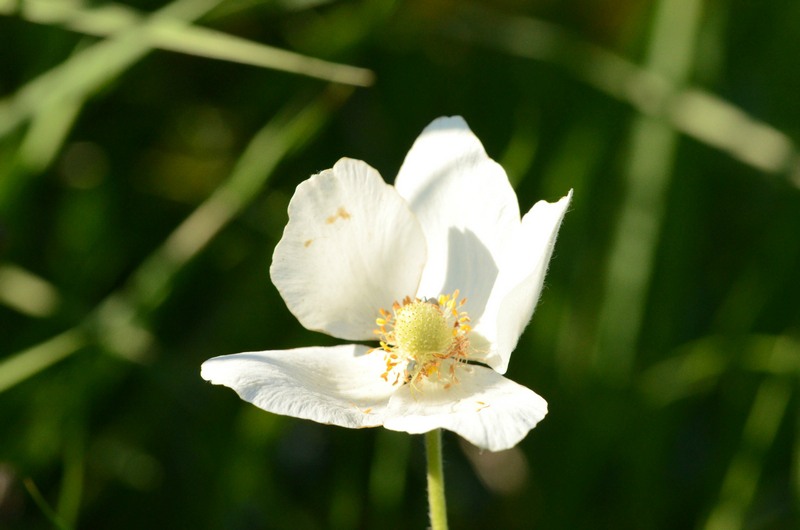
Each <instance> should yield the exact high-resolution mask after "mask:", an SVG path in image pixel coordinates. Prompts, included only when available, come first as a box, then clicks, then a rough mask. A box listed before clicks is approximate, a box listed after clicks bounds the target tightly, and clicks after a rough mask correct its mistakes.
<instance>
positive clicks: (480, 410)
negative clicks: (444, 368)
mask: <svg viewBox="0 0 800 530" xmlns="http://www.w3.org/2000/svg"><path fill="white" fill-rule="evenodd" d="M459 381H460V382H459V383H457V384H454V385H452V386H450V388H447V389H444V388H443V387H441V386H435V387H432V386H429V385H425V383H424V382H423V384H422V385H423V386H422V387H421V388H420V390H414V389H413V388H411V387H409V386H408V385H405V386H403V387H402V388H400V389H399V390H398V391H397V392H396V393H395V394H394V395H393V396H392V397H391V399H390V400H389V407H388V409H386V412H385V414H386V419H385V420H384V427H386V428H387V429H391V430H394V431H404V432H408V433H411V434H419V433H423V432H428V431H431V430H433V429H436V428H444V429H447V430H450V431H453V432H456V433H458V434H459V435H461V436H462V437H464V438H465V439H466V440H468V441H469V442H470V443H472V444H473V445H476V446H478V447H480V448H481V449H488V450H489V451H502V450H504V449H509V448H511V447H514V446H515V445H517V443H519V442H520V440H522V439H523V438H524V437H525V435H526V434H528V431H530V430H531V429H533V428H534V427H535V426H536V424H537V423H539V422H540V421H541V420H542V418H544V416H545V415H546V414H547V402H546V401H545V400H544V399H542V398H541V397H540V396H539V395H538V394H536V393H535V392H534V391H532V390H530V389H528V388H525V387H524V386H522V385H518V384H517V383H515V382H513V381H511V380H510V379H506V378H505V377H503V376H502V375H500V374H498V373H497V372H495V371H493V370H490V369H489V368H484V367H482V366H471V365H470V366H464V367H462V369H461V370H460V372H459Z"/></svg>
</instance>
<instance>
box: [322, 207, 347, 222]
mask: <svg viewBox="0 0 800 530" xmlns="http://www.w3.org/2000/svg"><path fill="white" fill-rule="evenodd" d="M339 219H344V220H347V219H350V212H348V211H347V210H345V209H344V206H339V209H338V210H336V213H335V214H333V215H331V216H330V217H328V218H327V219H325V222H326V223H327V224H329V225H330V224H333V223H335V222H336V221H338V220H339Z"/></svg>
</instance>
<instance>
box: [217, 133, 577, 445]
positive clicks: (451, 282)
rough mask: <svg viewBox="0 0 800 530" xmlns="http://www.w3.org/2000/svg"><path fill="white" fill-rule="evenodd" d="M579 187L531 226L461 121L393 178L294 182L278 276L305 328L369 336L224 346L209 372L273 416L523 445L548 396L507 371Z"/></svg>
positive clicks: (336, 171) (336, 175) (535, 215)
mask: <svg viewBox="0 0 800 530" xmlns="http://www.w3.org/2000/svg"><path fill="white" fill-rule="evenodd" d="M571 196H572V192H571V191H570V193H569V194H568V195H567V196H566V197H564V198H562V199H561V200H559V201H558V202H557V203H553V204H550V203H547V202H545V201H540V202H538V203H536V204H535V205H534V206H533V208H532V209H531V210H530V211H529V212H528V213H527V214H526V215H525V216H524V217H522V219H521V220H520V213H519V206H518V204H517V198H516V195H515V194H514V191H513V189H512V188H511V185H510V184H509V182H508V177H507V176H506V174H505V172H504V171H503V168H502V167H500V165H498V164H497V163H496V162H494V161H493V160H491V159H490V158H489V157H488V156H487V155H486V152H485V151H484V149H483V146H482V145H481V143H480V141H479V140H478V139H477V138H476V137H475V135H473V134H472V131H470V129H469V127H468V126H467V124H466V123H465V122H464V120H463V119H462V118H460V117H452V118H439V119H437V120H435V121H434V122H433V123H431V124H430V125H429V126H428V127H427V128H426V129H425V130H424V131H423V132H422V134H421V135H420V137H419V138H418V139H417V140H416V142H415V143H414V145H413V147H412V148H411V150H410V151H409V153H408V155H407V156H406V159H405V162H404V163H403V166H402V168H401V169H400V173H399V174H398V176H397V179H396V182H395V186H394V187H393V186H389V185H388V184H386V183H385V182H384V181H383V179H382V178H381V177H380V175H379V174H378V172H377V171H376V170H375V169H373V168H372V167H370V166H369V165H367V164H366V163H364V162H361V161H359V160H351V159H347V158H344V159H341V160H339V162H337V163H336V165H334V166H333V169H329V170H326V171H323V172H321V173H319V174H317V175H314V176H313V177H311V178H310V179H308V180H307V181H305V182H303V183H301V184H300V185H299V186H298V187H297V191H296V192H295V194H294V197H293V198H292V201H291V203H290V204H289V223H288V225H287V226H286V229H285V231H284V234H283V238H282V239H281V241H280V243H278V246H277V247H276V249H275V254H274V257H273V262H272V267H271V269H270V274H271V277H272V281H273V283H274V284H275V286H276V287H277V288H278V291H280V293H281V296H283V299H284V300H285V302H286V305H287V306H288V308H289V310H290V311H291V312H292V313H293V314H294V315H295V316H296V317H297V319H298V320H299V321H300V323H301V324H303V326H305V327H306V328H307V329H310V330H314V331H321V332H323V333H327V334H329V335H332V336H334V337H338V338H340V339H346V340H349V341H371V345H370V346H366V345H362V344H346V345H341V346H333V347H327V348H323V347H310V348H298V349H294V350H286V351H262V352H251V353H239V354H235V355H225V356H221V357H215V358H213V359H209V360H208V361H206V362H205V363H203V367H202V377H203V378H204V379H206V380H208V381H211V382H212V383H214V384H222V385H225V386H228V387H230V388H232V389H234V390H235V391H236V392H237V393H238V394H239V396H240V397H241V398H242V399H244V400H245V401H249V402H250V403H253V404H254V405H256V406H258V407H260V408H262V409H264V410H267V411H269V412H273V413H276V414H285V415H289V416H295V417H298V418H306V419H310V420H314V421H317V422H320V423H330V424H334V425H341V426H343V427H351V428H361V427H375V426H380V425H382V426H384V427H386V428H387V429H392V430H396V431H405V432H409V433H415V434H416V433H423V432H427V431H430V430H433V429H436V428H439V427H441V428H445V429H448V430H451V431H454V432H456V433H458V434H460V435H461V436H463V437H464V438H466V439H467V440H469V441H470V442H471V443H473V444H474V445H476V446H478V447H480V448H483V449H488V450H490V451H500V450H503V449H508V448H510V447H513V446H514V445H516V444H517V443H518V442H519V441H520V440H522V438H524V437H525V435H526V434H527V433H528V431H530V430H531V429H532V428H533V427H534V426H535V425H536V424H537V423H538V422H539V421H540V420H541V419H542V418H543V417H544V416H545V414H546V413H547V402H546V401H545V400H544V399H542V398H541V397H540V396H538V395H537V394H536V393H534V392H533V391H532V390H530V389H528V388H525V387H523V386H521V385H518V384H517V383H514V382H513V381H511V380H509V379H507V378H505V377H503V376H502V375H501V374H504V373H505V371H506V368H507V366H508V361H509V357H510V356H511V352H512V351H513V350H514V348H515V347H516V345H517V340H518V339H519V336H520V335H521V333H522V330H523V328H524V327H525V325H526V324H527V323H528V321H529V320H530V318H531V315H532V314H533V310H534V306H535V305H536V302H537V301H538V298H539V294H540V292H541V289H542V283H543V281H544V276H545V272H546V271H547V264H548V261H549V260H550V255H551V253H552V249H553V245H554V243H555V240H556V234H557V232H558V228H559V226H560V224H561V220H562V218H563V216H564V213H565V211H566V209H567V206H568V205H569V201H570V199H571ZM462 297H463V298H462ZM376 343H377V344H380V346H378V345H377V344H376Z"/></svg>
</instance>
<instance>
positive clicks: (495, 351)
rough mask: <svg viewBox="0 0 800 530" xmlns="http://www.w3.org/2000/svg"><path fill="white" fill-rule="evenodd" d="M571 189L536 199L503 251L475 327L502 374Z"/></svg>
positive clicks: (537, 290) (528, 313)
mask: <svg viewBox="0 0 800 530" xmlns="http://www.w3.org/2000/svg"><path fill="white" fill-rule="evenodd" d="M571 199H572V190H570V192H569V193H568V194H567V195H566V196H565V197H562V198H561V199H560V200H559V201H558V202H556V203H549V202H546V201H539V202H537V203H536V204H535V205H534V206H533V208H531V210H530V211H529V212H528V213H527V214H525V217H523V218H522V225H521V226H520V228H519V229H518V230H516V231H515V234H514V237H513V239H512V240H511V242H510V243H509V244H508V247H507V248H506V249H505V252H504V253H503V255H502V259H501V261H500V273H499V275H498V277H497V283H496V284H495V287H494V290H493V291H492V296H491V298H490V300H489V303H488V304H487V306H486V311H485V312H484V315H483V318H482V319H481V321H480V322H479V323H477V324H476V325H475V327H474V334H475V335H476V338H477V337H483V338H485V340H486V342H487V343H488V344H489V348H488V349H489V354H488V355H487V357H486V358H485V359H483V361H484V362H486V363H487V364H488V365H489V366H491V367H492V368H494V369H495V370H497V371H498V372H499V373H501V374H504V373H505V372H506V369H507V368H508V361H509V358H510V357H511V352H512V351H514V348H516V346H517V341H518V340H519V337H520V335H522V331H523V330H524V329H525V326H526V325H527V324H528V322H529V321H530V319H531V316H532V315H533V311H534V309H535V307H536V303H537V302H538V301H539V295H540V294H541V292H542V285H543V284H544V277H545V273H546V272H547V265H548V263H549V262H550V257H551V255H552V254H553V246H554V245H555V242H556V236H557V235H558V229H559V227H560V226H561V221H562V219H563V218H564V214H565V213H566V211H567V207H568V206H569V203H570V200H571Z"/></svg>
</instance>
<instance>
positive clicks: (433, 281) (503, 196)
mask: <svg viewBox="0 0 800 530" xmlns="http://www.w3.org/2000/svg"><path fill="white" fill-rule="evenodd" d="M395 186H396V187H397V191H398V192H399V193H400V195H402V196H403V197H404V198H405V199H406V200H407V201H408V203H409V205H410V206H411V210H412V211H413V212H414V214H415V215H416V216H417V219H419V222H420V225H421V226H422V230H423V231H424V232H425V239H426V240H427V244H428V263H427V264H426V266H425V271H424V272H423V274H422V280H421V281H420V287H419V291H418V295H419V296H421V297H427V296H438V295H439V294H442V293H450V292H452V291H454V290H455V289H459V290H460V291H461V293H462V294H463V295H464V296H466V297H467V298H468V301H467V305H466V310H467V311H469V313H470V316H471V317H472V318H473V320H474V321H477V320H478V319H480V316H481V314H482V313H483V310H484V307H485V305H486V302H487V300H488V298H489V294H490V293H491V290H492V286H493V284H494V281H495V278H496V276H497V271H498V267H497V261H498V257H499V254H500V251H501V249H503V248H504V247H505V246H506V244H507V241H508V239H509V237H510V236H511V235H512V234H513V232H514V230H516V227H517V226H518V225H519V205H518V204H517V197H516V195H515V194H514V190H513V189H512V188H511V184H509V182H508V177H507V176H506V173H505V171H504V170H503V168H502V167H500V165H499V164H497V163H496V162H495V161H494V160H492V159H491V158H489V156H488V155H487V154H486V151H485V150H484V148H483V145H481V142H480V140H478V138H477V137H476V136H475V135H474V134H473V133H472V131H470V129H469V127H468V126H467V124H466V122H465V121H464V119H463V118H461V117H451V118H439V119H437V120H435V121H434V122H433V123H431V124H430V125H428V127H426V128H425V130H424V131H422V134H421V135H420V136H419V138H417V140H416V142H414V145H413V146H412V147H411V150H410V151H409V152H408V155H406V159H405V161H404V162H403V166H402V167H401V168H400V172H399V174H398V175H397V180H396V182H395Z"/></svg>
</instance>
